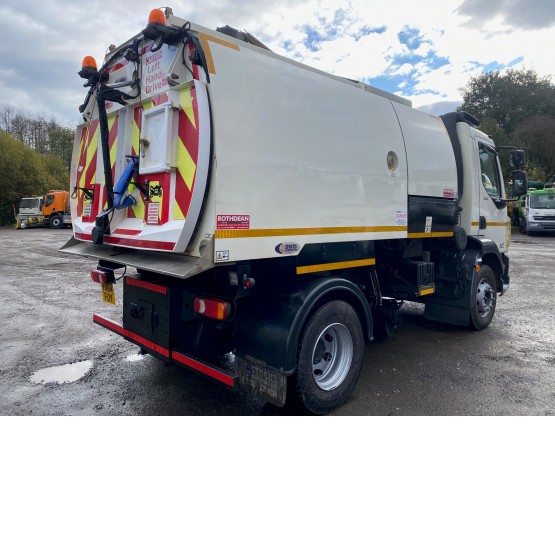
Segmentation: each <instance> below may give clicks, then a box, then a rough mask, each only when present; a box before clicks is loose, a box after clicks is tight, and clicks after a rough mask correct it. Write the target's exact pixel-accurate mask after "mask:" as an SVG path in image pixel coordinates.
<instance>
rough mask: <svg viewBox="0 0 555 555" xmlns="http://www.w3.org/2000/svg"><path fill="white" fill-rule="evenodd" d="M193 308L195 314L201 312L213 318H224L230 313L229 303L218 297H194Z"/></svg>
mask: <svg viewBox="0 0 555 555" xmlns="http://www.w3.org/2000/svg"><path fill="white" fill-rule="evenodd" d="M193 309H194V311H195V312H196V313H197V314H202V315H203V316H206V317H207V318H213V319H214V320H225V319H227V318H228V317H229V315H230V314H231V304H230V303H227V302H225V301H220V300H218V299H200V298H198V297H197V298H196V299H195V302H194V304H193Z"/></svg>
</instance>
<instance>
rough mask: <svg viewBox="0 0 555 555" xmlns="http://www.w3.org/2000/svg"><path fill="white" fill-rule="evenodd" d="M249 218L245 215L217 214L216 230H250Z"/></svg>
mask: <svg viewBox="0 0 555 555" xmlns="http://www.w3.org/2000/svg"><path fill="white" fill-rule="evenodd" d="M250 227H251V217H250V216H249V215H247V214H218V216H216V229H250Z"/></svg>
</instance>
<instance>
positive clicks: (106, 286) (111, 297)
mask: <svg viewBox="0 0 555 555" xmlns="http://www.w3.org/2000/svg"><path fill="white" fill-rule="evenodd" d="M100 287H101V288H102V300H103V301H104V302H105V303H110V304H116V294H115V292H114V284H113V283H101V284H100Z"/></svg>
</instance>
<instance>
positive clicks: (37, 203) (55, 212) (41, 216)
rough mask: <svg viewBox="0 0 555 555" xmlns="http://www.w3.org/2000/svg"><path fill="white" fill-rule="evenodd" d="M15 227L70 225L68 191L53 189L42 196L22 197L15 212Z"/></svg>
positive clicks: (58, 226)
mask: <svg viewBox="0 0 555 555" xmlns="http://www.w3.org/2000/svg"><path fill="white" fill-rule="evenodd" d="M15 220H16V221H15V228H16V229H25V228H26V227H51V228H53V229H60V228H61V227H63V226H71V212H70V209H69V191H58V190H53V191H49V192H48V193H46V195H44V196H32V197H24V198H22V199H21V200H20V201H19V209H18V211H17V213H16V214H15Z"/></svg>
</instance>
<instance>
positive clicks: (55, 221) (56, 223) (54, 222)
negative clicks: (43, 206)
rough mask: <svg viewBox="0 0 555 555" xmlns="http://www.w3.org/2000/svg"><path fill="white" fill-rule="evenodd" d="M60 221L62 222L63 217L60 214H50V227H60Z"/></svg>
mask: <svg viewBox="0 0 555 555" xmlns="http://www.w3.org/2000/svg"><path fill="white" fill-rule="evenodd" d="M62 223H63V219H62V217H61V216H60V215H58V214H54V216H51V218H50V227H51V228H52V229H61V227H62Z"/></svg>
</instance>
